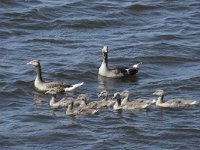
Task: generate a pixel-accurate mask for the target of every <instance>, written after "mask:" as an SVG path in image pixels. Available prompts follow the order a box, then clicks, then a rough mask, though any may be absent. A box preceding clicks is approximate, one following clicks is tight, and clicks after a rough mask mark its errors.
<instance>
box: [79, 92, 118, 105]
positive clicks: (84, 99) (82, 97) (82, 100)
mask: <svg viewBox="0 0 200 150" xmlns="http://www.w3.org/2000/svg"><path fill="white" fill-rule="evenodd" d="M98 97H102V98H103V99H102V100H99V101H92V102H89V103H88V101H87V97H86V95H85V94H80V95H79V96H78V98H77V101H79V103H80V107H81V108H90V109H91V108H94V109H103V108H107V107H111V106H112V105H113V104H114V102H115V101H113V100H108V92H107V91H105V90H104V91H102V92H100V94H99V96H98Z"/></svg>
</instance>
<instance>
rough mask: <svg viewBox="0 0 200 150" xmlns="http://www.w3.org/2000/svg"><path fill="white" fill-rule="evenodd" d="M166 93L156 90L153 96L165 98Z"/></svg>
mask: <svg viewBox="0 0 200 150" xmlns="http://www.w3.org/2000/svg"><path fill="white" fill-rule="evenodd" d="M164 94H165V93H164V91H163V90H156V91H155V92H154V93H153V95H155V96H163V95H164Z"/></svg>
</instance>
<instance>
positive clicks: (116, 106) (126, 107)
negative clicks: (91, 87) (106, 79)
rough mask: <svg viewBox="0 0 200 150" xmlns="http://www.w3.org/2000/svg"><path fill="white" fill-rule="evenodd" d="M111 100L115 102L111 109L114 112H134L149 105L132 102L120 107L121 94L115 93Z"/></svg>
mask: <svg viewBox="0 0 200 150" xmlns="http://www.w3.org/2000/svg"><path fill="white" fill-rule="evenodd" d="M113 99H115V100H116V102H115V104H114V106H113V109H114V110H120V109H122V110H128V111H135V110H141V109H145V108H147V107H149V104H146V103H141V102H140V101H137V102H134V103H132V104H131V103H126V104H123V105H122V101H121V93H120V92H116V93H115V94H114V96H113Z"/></svg>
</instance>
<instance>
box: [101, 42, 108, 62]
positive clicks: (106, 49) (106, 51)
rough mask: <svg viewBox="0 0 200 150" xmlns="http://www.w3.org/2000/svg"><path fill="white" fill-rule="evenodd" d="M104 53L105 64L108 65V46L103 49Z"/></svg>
mask: <svg viewBox="0 0 200 150" xmlns="http://www.w3.org/2000/svg"><path fill="white" fill-rule="evenodd" d="M102 53H103V62H104V63H106V64H107V63H108V47H107V46H104V47H103V48H102Z"/></svg>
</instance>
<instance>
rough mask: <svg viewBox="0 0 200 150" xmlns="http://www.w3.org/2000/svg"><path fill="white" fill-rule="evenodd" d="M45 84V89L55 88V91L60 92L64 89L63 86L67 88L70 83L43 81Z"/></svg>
mask: <svg viewBox="0 0 200 150" xmlns="http://www.w3.org/2000/svg"><path fill="white" fill-rule="evenodd" d="M45 86H46V89H47V90H50V89H55V90H56V91H57V92H61V91H64V88H69V87H71V86H72V85H69V84H65V83H60V82H49V83H45Z"/></svg>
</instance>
